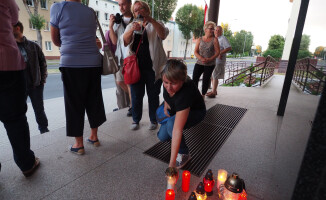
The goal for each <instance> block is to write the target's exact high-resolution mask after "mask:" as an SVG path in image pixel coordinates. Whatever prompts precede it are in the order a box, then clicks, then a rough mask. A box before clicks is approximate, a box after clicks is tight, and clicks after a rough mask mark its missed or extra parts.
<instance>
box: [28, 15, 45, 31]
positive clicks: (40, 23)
mask: <svg viewBox="0 0 326 200" xmlns="http://www.w3.org/2000/svg"><path fill="white" fill-rule="evenodd" d="M30 17H31V18H30V20H31V23H32V24H33V26H34V27H35V29H36V30H41V29H42V28H44V25H45V22H46V21H45V19H44V17H43V16H41V15H40V14H32V15H31V16H30Z"/></svg>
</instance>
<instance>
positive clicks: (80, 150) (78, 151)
mask: <svg viewBox="0 0 326 200" xmlns="http://www.w3.org/2000/svg"><path fill="white" fill-rule="evenodd" d="M69 150H70V152H71V153H75V154H78V155H83V154H85V149H84V147H78V148H73V147H72V145H71V146H70V147H69Z"/></svg>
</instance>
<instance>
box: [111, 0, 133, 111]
mask: <svg viewBox="0 0 326 200" xmlns="http://www.w3.org/2000/svg"><path fill="white" fill-rule="evenodd" d="M118 4H119V8H120V12H121V13H122V15H120V14H119V13H117V14H116V15H115V16H114V15H113V14H112V15H111V16H110V23H109V28H110V30H109V36H110V40H111V42H112V44H113V45H116V46H117V49H116V51H115V56H116V57H117V58H118V64H119V66H120V70H119V71H118V72H117V73H116V74H114V77H115V81H116V85H117V91H116V95H117V103H118V108H119V109H121V108H125V107H128V106H129V107H130V108H129V110H128V113H127V116H128V117H131V116H132V112H131V98H130V88H129V86H128V85H126V84H125V82H124V78H123V74H122V68H123V59H124V58H126V57H127V54H128V51H129V49H128V47H125V46H124V45H123V38H122V34H123V33H124V31H125V29H126V27H127V25H128V24H129V22H131V21H132V20H133V15H132V12H131V5H132V2H131V0H118Z"/></svg>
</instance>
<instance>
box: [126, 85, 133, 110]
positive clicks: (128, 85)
mask: <svg viewBox="0 0 326 200" xmlns="http://www.w3.org/2000/svg"><path fill="white" fill-rule="evenodd" d="M127 86H128V93H129V99H130V108H131V107H132V101H131V91H130V86H129V85H127Z"/></svg>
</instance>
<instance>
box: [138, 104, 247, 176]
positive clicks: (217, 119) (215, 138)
mask: <svg viewBox="0 0 326 200" xmlns="http://www.w3.org/2000/svg"><path fill="white" fill-rule="evenodd" d="M246 111H247V109H245V108H239V107H234V106H227V105H222V104H216V105H215V106H213V107H212V108H210V109H209V110H208V111H207V114H206V117H205V119H204V120H203V121H202V122H201V123H199V124H197V125H196V126H194V127H192V128H190V129H188V130H185V131H184V132H183V134H184V136H185V139H186V143H187V145H188V147H189V151H190V155H191V157H192V158H191V160H190V161H189V162H188V163H187V165H185V166H184V167H183V168H182V169H184V170H188V171H190V172H191V173H192V174H193V175H196V176H198V177H199V176H201V174H202V173H203V172H204V170H205V169H206V167H207V166H208V164H209V163H210V162H211V160H212V159H213V158H214V156H215V154H216V153H217V151H218V150H219V149H220V148H221V147H222V145H223V144H224V142H225V141H226V139H227V138H228V137H229V135H230V134H231V132H232V130H233V129H234V128H235V127H236V125H237V124H238V122H239V121H240V120H241V118H242V117H243V115H244V114H245V113H246ZM144 154H147V155H149V156H152V157H154V158H156V159H159V160H161V161H163V162H165V163H169V161H170V154H171V141H169V142H159V143H157V144H155V145H154V146H152V147H151V148H149V149H148V150H146V151H145V152H144Z"/></svg>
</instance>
